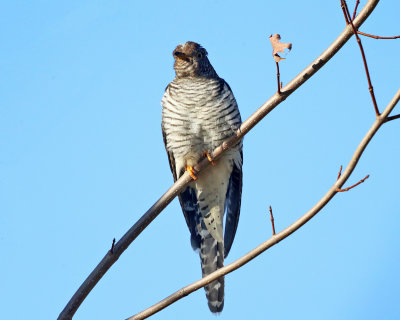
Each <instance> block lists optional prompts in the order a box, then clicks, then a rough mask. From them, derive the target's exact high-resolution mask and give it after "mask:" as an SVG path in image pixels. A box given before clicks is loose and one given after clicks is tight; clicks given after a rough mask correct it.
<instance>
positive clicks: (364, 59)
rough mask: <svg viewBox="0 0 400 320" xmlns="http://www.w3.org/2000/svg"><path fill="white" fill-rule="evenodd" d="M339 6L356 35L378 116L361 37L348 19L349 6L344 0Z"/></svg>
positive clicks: (376, 111)
mask: <svg viewBox="0 0 400 320" xmlns="http://www.w3.org/2000/svg"><path fill="white" fill-rule="evenodd" d="M341 6H342V9H343V13H344V18H345V20H346V22H347V23H348V24H350V25H351V28H352V29H353V32H354V35H355V36H356V39H357V43H358V46H359V47H360V51H361V55H362V59H363V62H364V68H365V73H366V75H367V80H368V85H369V92H370V94H371V99H372V103H373V104H374V109H375V114H376V116H377V117H378V116H379V114H380V113H379V109H378V104H377V103H376V99H375V94H374V88H373V86H372V81H371V77H370V75H369V70H368V65H367V59H366V57H365V53H364V48H363V46H362V43H361V39H360V37H359V36H358V33H357V29H356V27H355V26H354V24H353V20H351V19H349V18H350V12H349V8H348V7H347V3H346V0H341Z"/></svg>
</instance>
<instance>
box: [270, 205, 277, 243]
mask: <svg viewBox="0 0 400 320" xmlns="http://www.w3.org/2000/svg"><path fill="white" fill-rule="evenodd" d="M269 214H270V215H271V224H272V235H273V236H274V235H275V234H276V233H275V222H274V215H273V213H272V207H271V206H269Z"/></svg>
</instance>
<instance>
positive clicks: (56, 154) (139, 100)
mask: <svg viewBox="0 0 400 320" xmlns="http://www.w3.org/2000/svg"><path fill="white" fill-rule="evenodd" d="M339 2H340V1H301V2H300V1H286V2H285V1H268V2H267V1H247V2H243V1H231V2H229V5H228V4H227V2H224V1H218V0H215V1H211V0H210V1H185V2H182V1H175V2H171V1H168V2H166V1H165V2H162V1H153V2H150V1H147V2H145V1H122V0H116V1H112V2H110V1H34V2H32V1H19V0H16V1H8V2H5V1H4V2H2V3H1V5H0V21H1V28H0V38H1V44H2V45H1V47H2V50H0V73H1V75H2V76H1V77H0V92H1V93H0V226H1V228H0V248H1V250H2V255H3V258H2V263H1V264H0V301H1V308H0V318H2V319H26V318H27V317H29V318H34V319H55V318H56V317H57V316H58V314H59V313H60V311H61V310H62V309H63V307H64V306H65V304H66V303H67V302H68V300H69V299H70V297H71V296H72V294H73V293H74V292H75V290H76V289H77V288H78V287H79V285H80V284H81V283H82V281H83V280H84V279H85V278H86V276H87V275H88V274H89V273H90V271H91V270H92V269H93V268H94V267H95V266H96V265H97V263H98V262H99V261H100V259H101V258H102V257H103V256H104V254H105V253H106V251H107V250H108V249H109V248H110V246H111V242H112V239H113V238H114V237H115V238H117V239H119V238H120V237H121V236H122V235H123V234H124V233H125V232H126V231H127V230H128V229H129V227H130V226H131V225H132V224H133V223H134V222H135V221H136V220H137V219H138V218H139V217H140V216H141V215H142V214H143V213H144V212H145V211H146V210H147V208H149V207H150V206H151V205H152V204H153V202H154V201H155V200H157V199H158V197H159V196H160V195H161V194H162V193H163V192H165V191H166V190H167V188H168V187H169V186H170V185H171V184H172V175H171V173H170V170H169V166H168V160H167V157H166V153H165V150H164V145H163V142H162V136H161V129H160V121H161V106H160V100H161V97H162V95H163V92H164V88H165V86H166V85H167V84H168V83H169V82H170V81H171V80H172V79H173V77H174V72H173V69H172V63H173V59H172V55H171V53H172V50H173V49H174V48H175V46H176V45H177V44H179V43H182V42H185V41H188V40H192V41H196V42H199V43H201V44H202V45H203V46H204V47H205V48H206V49H207V50H208V52H209V58H210V60H211V62H212V63H213V65H214V67H215V69H216V71H217V72H218V74H219V75H220V76H221V77H223V78H224V79H225V80H226V81H227V82H228V83H229V84H230V86H231V88H232V90H233V92H234V94H235V96H236V99H237V101H238V104H239V108H240V110H241V114H242V118H243V119H246V118H247V117H248V116H249V115H251V114H252V113H253V112H254V111H255V110H256V109H257V108H258V107H259V106H260V105H261V104H262V103H263V102H264V101H265V100H267V99H268V98H269V97H270V96H271V95H272V94H274V92H275V91H276V78H275V74H276V69H275V62H274V61H273V59H272V56H271V52H272V48H271V46H270V43H269V40H268V36H269V35H270V34H272V33H280V34H281V36H282V41H284V42H292V43H293V50H292V52H291V53H290V54H289V55H288V57H287V58H288V59H287V60H285V61H283V62H281V64H280V71H281V79H282V81H283V82H284V83H287V82H288V81H289V80H290V79H292V78H293V77H294V76H295V75H296V74H298V73H299V72H300V71H301V70H302V69H303V68H304V67H306V66H307V65H308V64H309V63H310V62H311V61H313V60H314V59H315V57H317V56H318V55H319V54H320V53H321V52H322V51H323V50H325V48H326V47H327V46H328V45H329V44H330V43H331V42H332V41H333V40H334V39H335V38H336V37H337V35H338V34H339V33H340V32H341V31H342V29H343V27H344V21H343V16H342V11H341V9H340V5H339ZM354 2H355V1H351V2H349V6H350V8H352V7H353V5H354ZM364 3H365V1H361V5H360V6H361V7H362V6H363V4H364ZM399 11H400V3H398V2H397V1H382V2H381V3H380V4H379V5H378V7H377V8H376V10H375V11H374V13H373V14H372V16H371V17H370V19H369V20H368V21H367V22H366V23H365V24H364V26H363V27H362V28H361V30H363V31H365V32H370V33H375V34H379V35H395V34H399V33H400V32H399V31H400V30H399V28H398V12H399ZM363 43H364V46H365V50H366V54H367V59H368V63H369V66H370V71H371V76H372V80H373V84H374V89H375V93H376V97H377V101H378V104H379V106H380V107H381V110H382V109H383V107H384V106H385V105H386V104H387V102H388V101H389V100H390V99H391V98H392V97H393V95H394V93H395V92H396V91H397V90H398V88H399V84H400V81H399V79H400V78H399V70H400V62H399V59H398V56H399V54H398V52H399V49H400V41H399V40H391V41H389V40H386V41H384V40H373V39H365V38H363ZM399 112H400V109H399V107H398V106H397V107H396V109H395V113H399ZM373 121H374V111H373V107H372V104H371V100H370V97H369V93H368V86H367V81H366V78H365V75H364V70H363V67H362V61H361V59H360V52H359V49H358V47H357V45H356V42H355V40H354V39H352V41H350V42H349V43H348V44H347V45H346V46H345V48H343V50H342V51H341V52H340V53H339V54H337V55H336V56H335V57H334V58H333V59H332V60H331V61H330V62H329V63H328V64H327V65H326V66H325V67H324V68H323V69H322V70H320V72H319V73H317V75H316V76H314V77H313V78H312V79H311V80H310V81H308V82H307V83H306V84H305V85H303V86H302V87H301V88H300V89H299V90H298V91H297V92H295V94H293V95H292V96H290V97H289V98H288V99H287V100H286V101H285V102H284V103H283V104H281V105H280V106H279V107H278V108H277V109H275V110H274V111H273V112H272V113H271V114H270V115H269V116H268V117H267V118H266V119H264V120H263V121H262V123H260V125H259V126H257V127H256V128H255V129H254V130H253V131H252V132H251V133H249V135H248V136H246V138H245V140H244V169H243V170H244V189H243V201H242V214H241V221H240V223H239V228H238V232H237V236H236V239H235V242H234V244H233V247H232V250H231V253H230V255H229V257H228V259H227V263H229V262H232V261H233V260H235V259H237V258H239V257H240V256H242V255H243V254H245V253H246V252H248V251H249V250H250V249H252V248H253V247H255V246H256V245H258V244H260V243H261V242H263V241H264V240H266V239H268V238H269V237H270V235H271V225H270V222H269V218H268V216H267V208H268V206H269V205H272V207H273V210H274V213H275V223H276V228H277V231H280V230H282V229H283V228H284V227H286V226H287V225H289V224H290V223H292V222H293V221H295V220H296V219H297V218H298V217H300V216H301V215H302V214H303V213H304V212H305V211H307V210H308V209H309V208H311V207H312V206H313V205H314V204H315V203H316V202H317V201H318V200H319V199H320V197H321V196H322V195H323V194H324V193H325V192H326V191H327V190H328V189H329V187H330V186H331V185H332V183H333V182H334V181H335V179H336V175H337V172H338V169H339V166H340V165H341V164H343V165H347V163H348V161H349V159H350V157H351V155H352V153H353V151H354V150H355V148H356V146H357V145H358V143H359V142H360V140H361V139H362V137H363V136H364V134H365V132H366V131H367V130H368V128H369V127H370V125H371V124H372V122H373ZM399 138H400V120H398V121H393V122H390V123H388V124H386V125H385V126H384V127H383V128H382V129H381V130H380V132H379V133H378V134H377V135H376V137H375V138H374V139H373V141H372V142H371V144H370V145H369V146H368V148H367V150H366V152H365V153H364V155H363V157H362V159H361V161H360V163H359V165H358V167H357V168H356V170H355V171H354V173H353V176H352V177H351V178H350V183H354V182H356V181H358V180H359V179H361V178H362V177H364V176H365V175H366V174H370V175H371V177H370V179H369V180H367V181H366V182H365V183H364V184H362V185H360V186H359V187H357V188H356V189H353V190H351V191H350V192H347V193H342V194H339V195H337V196H336V197H335V198H334V199H333V200H332V201H331V202H330V203H329V204H328V205H327V207H326V208H325V209H324V210H323V212H321V213H320V214H319V215H318V216H317V217H316V218H314V219H313V220H312V221H311V222H309V223H308V224H307V225H305V226H304V227H303V228H302V229H301V230H299V231H298V232H296V233H295V234H293V235H292V236H291V237H289V238H288V239H286V240H285V241H283V242H281V243H279V244H278V245H277V246H275V247H273V248H272V249H271V250H269V251H268V252H266V253H264V254H263V255H262V256H260V257H258V258H257V259H256V260H254V261H252V262H251V263H249V264H248V265H246V266H245V267H243V268H242V269H240V270H238V271H236V272H235V273H233V274H230V275H228V276H227V277H226V298H225V309H224V311H223V312H222V314H221V315H220V316H219V319H221V320H223V319H243V318H245V317H246V318H248V317H251V318H254V319H292V318H296V319H377V318H384V319H398V318H400V310H399V308H398V302H399V294H400V292H399V288H400V278H399V272H398V271H399V269H400V249H399V245H398V244H399V242H400V233H399V232H398V228H399V226H400V198H399V197H400V196H399V190H400V185H399V181H400V170H399V163H400V145H399V143H398V141H399ZM200 276H201V271H200V264H199V258H198V256H197V255H196V254H195V253H194V252H193V251H192V249H191V246H190V241H189V232H188V230H187V228H186V225H185V222H184V218H183V215H182V213H181V211H180V207H179V204H178V201H177V200H174V202H173V203H172V204H171V205H170V206H168V207H167V209H166V210H165V211H164V212H163V213H162V214H161V215H160V216H159V217H158V218H157V219H156V220H155V221H154V222H153V223H152V224H151V226H150V227H149V228H148V229H146V230H145V231H144V232H143V233H142V234H141V235H140V236H139V238H138V239H137V240H136V241H135V242H134V243H133V244H132V245H131V246H130V247H129V248H128V250H127V251H126V252H125V253H124V254H123V255H122V256H121V258H120V259H119V260H118V261H117V263H115V265H114V266H113V267H112V268H111V269H110V271H109V272H108V273H107V274H106V275H105V277H104V278H103V279H102V280H101V281H100V282H99V284H98V285H97V286H96V288H95V289H94V290H93V291H92V292H91V294H90V295H89V297H88V298H87V299H86V300H85V302H84V303H83V304H82V306H81V308H80V309H79V310H78V312H77V313H76V315H75V317H74V319H97V320H101V319H124V318H126V317H128V316H130V315H132V314H134V313H136V312H139V311H140V310H142V309H144V308H146V307H148V306H150V305H152V304H153V303H155V302H157V301H159V300H160V299H162V298H164V297H165V296H167V295H169V294H170V293H172V292H174V291H176V290H177V289H179V288H181V287H182V286H184V285H187V284H189V283H191V282H193V281H195V280H197V279H198V278H199V277H200ZM188 318H190V319H213V318H214V316H212V315H211V313H210V312H209V310H208V307H207V303H206V299H205V295H204V290H199V291H197V292H195V293H193V294H191V295H190V296H188V297H186V298H184V299H182V300H180V301H179V302H178V303H176V304H174V305H173V306H171V307H169V308H168V309H165V310H163V311H162V312H160V313H159V314H158V315H155V316H154V317H153V319H188Z"/></svg>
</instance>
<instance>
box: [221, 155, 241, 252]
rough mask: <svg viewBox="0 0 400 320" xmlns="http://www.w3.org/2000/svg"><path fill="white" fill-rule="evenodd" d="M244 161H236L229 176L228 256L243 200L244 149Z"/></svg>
mask: <svg viewBox="0 0 400 320" xmlns="http://www.w3.org/2000/svg"><path fill="white" fill-rule="evenodd" d="M240 157H241V159H242V161H241V162H240V165H238V164H236V163H234V164H233V169H232V173H231V176H230V178H229V185H228V190H227V192H226V200H225V207H226V221H225V235H224V250H225V252H224V255H225V257H227V256H228V253H229V250H230V249H231V247H232V243H233V239H234V238H235V234H236V229H237V226H238V222H239V216H240V203H241V200H242V178H243V174H242V163H243V151H242V150H240Z"/></svg>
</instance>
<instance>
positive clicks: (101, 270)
mask: <svg viewBox="0 0 400 320" xmlns="http://www.w3.org/2000/svg"><path fill="white" fill-rule="evenodd" d="M378 2H379V0H369V1H368V2H367V3H366V5H365V6H364V8H363V9H362V10H361V12H360V13H359V15H358V16H357V17H356V19H355V20H354V25H355V26H356V27H357V28H358V27H359V26H361V25H362V24H363V22H364V21H365V20H366V19H367V18H368V16H369V15H370V14H371V13H372V11H373V10H374V9H375V7H376V5H377V4H378ZM352 35H353V32H352V30H351V28H349V27H346V28H345V29H344V30H343V32H342V33H341V34H340V35H339V37H338V38H337V39H336V40H335V41H334V42H333V43H332V44H331V45H330V46H329V47H328V48H327V49H326V50H325V51H324V52H323V53H322V54H321V55H320V56H319V57H318V58H317V59H316V60H314V61H313V62H312V63H311V64H310V65H309V66H308V67H306V68H305V69H304V70H303V71H302V72H300V74H298V75H297V76H296V77H295V78H294V79H293V80H292V81H290V82H289V83H288V84H287V85H286V86H284V87H283V88H282V91H281V94H280V95H279V94H274V95H273V96H272V97H271V98H270V99H269V100H268V101H266V102H265V103H264V104H263V105H262V106H261V107H260V108H259V109H257V110H256V112H255V113H254V114H253V115H252V116H250V118H248V119H247V120H246V121H245V122H243V123H242V125H241V127H240V128H239V130H238V131H237V133H236V134H234V135H233V136H232V137H230V138H228V139H227V140H225V141H224V142H223V143H222V145H221V146H219V147H217V148H216V149H215V150H214V152H213V153H212V155H211V156H212V157H213V158H214V159H217V158H218V157H219V156H221V154H222V153H223V152H224V151H226V150H227V149H229V148H230V147H231V146H233V145H235V144H236V143H237V142H239V141H240V140H241V139H242V138H243V136H244V135H245V134H247V133H248V132H249V131H250V130H251V129H252V128H253V127H254V126H255V125H256V124H257V123H258V122H260V121H261V119H263V118H264V117H265V116H266V115H267V114H268V113H270V112H271V111H272V110H273V109H274V108H275V107H276V106H277V105H278V104H280V103H281V102H283V101H284V100H286V98H287V97H288V96H289V95H290V94H292V93H293V92H294V91H295V90H296V89H297V88H299V87H300V86H301V85H302V84H303V83H305V82H306V81H307V80H308V79H309V78H311V77H312V76H313V75H314V74H315V73H316V72H317V71H318V70H319V69H321V67H322V66H324V65H325V63H327V62H328V61H329V60H330V59H331V58H332V57H333V56H334V55H335V54H336V53H337V52H338V51H339V50H340V49H341V48H342V47H343V45H344V44H345V43H346V42H347V41H348V40H349V39H350V38H351V36H352ZM209 163H210V162H209V161H208V159H204V160H202V161H201V162H200V163H198V164H197V165H196V166H195V169H196V170H197V171H199V172H200V171H201V170H203V169H205V168H206V167H208V166H209ZM190 181H191V177H190V175H189V174H188V173H187V172H185V173H184V174H183V175H182V176H181V177H180V178H179V179H178V180H177V181H176V182H175V183H174V184H173V185H172V186H171V188H169V189H168V191H167V192H166V193H165V194H164V195H163V196H162V197H161V198H160V199H159V200H157V201H156V203H155V204H154V205H153V206H152V207H151V208H150V209H149V210H147V212H146V213H145V214H144V215H143V216H142V217H141V218H140V219H139V220H138V221H137V222H136V223H135V224H134V225H133V226H132V227H131V228H130V229H129V230H128V231H127V232H126V233H125V234H124V236H123V237H122V238H121V239H120V240H119V241H118V242H117V243H116V244H115V246H114V252H113V254H111V253H110V252H109V251H108V252H107V254H106V255H105V256H104V257H103V259H102V260H101V261H100V262H99V264H98V265H97V266H96V268H95V269H94V270H93V271H92V272H91V273H90V274H89V276H88V277H87V278H86V280H85V281H84V282H83V283H82V285H81V286H80V287H79V288H78V290H77V291H76V292H75V294H74V295H73V296H72V298H71V299H70V301H69V302H68V303H67V305H66V306H65V308H64V309H63V310H62V311H61V313H60V315H59V316H58V320H70V319H72V317H73V315H74V314H75V312H76V311H77V310H78V308H79V306H80V305H81V304H82V302H83V301H84V300H85V298H86V297H87V295H88V294H89V293H90V291H91V290H92V289H93V288H94V287H95V285H96V284H97V283H98V282H99V280H100V279H101V278H102V277H103V275H104V274H105V273H106V272H107V270H108V269H109V268H110V267H111V266H112V265H113V264H114V263H115V262H116V261H117V260H118V259H119V257H120V255H121V254H122V253H123V252H124V251H125V250H126V249H127V248H128V246H129V245H130V244H131V243H132V242H133V241H134V240H135V239H136V238H137V237H138V235H139V234H140V233H141V232H142V231H143V230H144V229H145V228H146V227H147V226H148V225H149V224H150V223H151V222H152V221H153V220H154V219H155V218H156V217H157V216H158V215H159V214H160V212H161V211H162V210H163V209H164V208H165V207H166V206H167V205H168V204H169V203H171V201H172V200H173V199H174V198H175V197H176V195H177V194H178V193H179V192H180V191H181V190H183V188H184V187H185V186H186V185H187V184H188V183H189V182H190Z"/></svg>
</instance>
